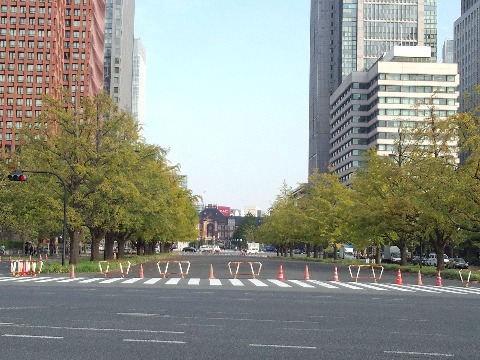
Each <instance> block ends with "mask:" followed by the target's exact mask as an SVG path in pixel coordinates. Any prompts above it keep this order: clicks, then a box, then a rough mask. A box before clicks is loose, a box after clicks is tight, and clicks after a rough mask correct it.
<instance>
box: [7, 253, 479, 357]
mask: <svg viewBox="0 0 480 360" xmlns="http://www.w3.org/2000/svg"><path fill="white" fill-rule="evenodd" d="M175 261H182V262H184V261H190V263H191V268H190V273H189V278H190V277H192V278H193V277H198V278H200V279H201V282H200V284H199V285H198V286H191V285H188V284H187V279H183V280H182V281H184V283H183V285H181V284H179V286H173V285H172V286H169V285H167V284H166V283H165V281H168V279H161V280H160V279H158V278H159V271H158V268H157V264H156V262H153V263H148V264H145V265H144V276H145V280H146V279H153V278H155V277H156V278H157V279H158V281H159V282H158V283H151V284H150V285H147V284H146V283H145V282H141V281H136V280H139V279H138V275H139V274H138V271H139V268H138V267H135V268H132V270H131V272H130V274H129V275H128V276H127V279H123V280H122V279H118V276H117V278H113V277H112V279H107V280H108V281H107V282H102V280H103V279H104V278H103V277H99V274H87V275H85V274H77V276H78V277H80V276H84V278H85V279H86V280H85V282H83V280H82V281H80V280H79V279H78V278H76V279H73V280H72V279H69V278H68V276H65V275H62V276H60V277H59V276H52V275H50V274H46V275H41V276H39V277H37V278H29V277H25V278H13V279H12V278H11V277H9V276H2V277H1V278H0V339H1V341H0V358H2V359H36V360H43V359H49V360H52V359H62V360H64V359H159V358H165V359H212V358H217V359H298V358H302V359H362V360H365V359H407V360H409V359H444V358H455V359H477V358H478V353H479V350H480V349H479V347H480V346H479V344H478V334H479V332H478V320H479V319H480V307H478V298H479V296H480V290H479V289H478V287H472V288H469V289H468V290H467V289H465V288H461V287H460V285H461V284H460V282H459V281H451V283H450V281H445V280H444V284H445V285H446V286H445V287H443V288H442V289H441V290H442V291H440V289H438V288H437V289H435V288H434V287H433V286H431V285H433V284H434V282H435V279H434V278H430V279H428V278H427V279H424V282H425V283H430V287H429V286H424V287H422V291H417V290H412V288H413V287H412V286H410V285H407V284H414V283H415V281H416V278H415V276H414V275H411V276H410V275H406V274H404V276H403V278H404V279H403V281H404V284H405V285H403V287H402V286H397V287H395V286H392V285H391V284H393V283H394V282H395V279H396V274H395V273H394V272H390V273H386V274H384V276H383V277H382V279H381V280H380V281H379V284H376V285H375V287H373V284H372V283H371V280H370V279H362V286H361V288H357V289H355V288H352V287H351V286H352V285H351V284H353V283H352V282H348V281H351V278H350V274H349V272H348V268H347V267H345V266H338V272H339V278H340V280H341V283H342V286H337V287H333V286H332V287H328V286H327V287H323V286H322V287H317V286H316V285H315V287H314V286H312V287H310V288H309V287H302V286H292V287H290V288H284V287H279V286H265V287H258V286H254V285H252V284H249V285H250V286H247V285H248V283H249V281H250V280H247V279H246V278H247V277H248V276H242V277H241V279H242V280H241V281H243V282H244V283H245V285H246V286H235V287H232V286H211V284H209V283H208V281H209V280H208V276H209V275H210V269H211V268H213V272H214V275H215V278H216V279H223V280H221V281H222V285H224V284H228V282H229V280H225V279H229V278H231V276H230V273H229V269H228V266H227V264H228V262H236V261H240V262H242V265H245V264H244V262H245V261H250V262H255V263H257V262H261V263H262V270H261V273H260V276H259V279H262V281H263V282H264V283H268V282H269V281H270V280H269V279H276V278H277V277H278V275H279V268H280V265H282V268H283V270H284V277H285V279H286V281H285V283H289V284H291V285H293V284H295V281H296V282H297V283H300V284H305V283H306V282H304V281H302V279H303V277H304V274H305V265H306V263H305V262H303V261H289V260H288V259H281V258H280V259H279V258H262V257H241V256H237V255H234V256H229V255H225V254H224V255H198V254H187V255H182V256H180V257H178V258H175V259H172V263H171V264H170V265H171V266H173V265H174V264H175ZM7 265H8V263H5V262H3V263H0V275H5V271H6V270H5V269H8V266H7ZM160 265H161V266H164V265H165V263H161V264H160ZM308 265H309V275H310V278H311V279H316V280H318V282H322V283H323V284H324V285H325V284H330V285H332V283H331V281H330V280H332V279H333V268H334V266H335V265H333V264H324V263H308ZM7 272H8V270H7ZM7 275H8V274H7ZM174 276H175V275H172V277H174ZM61 279H66V280H61ZM51 280H53V281H51ZM70 280H72V282H69V281H70ZM90 280H94V282H89V281H90ZM117 280H119V281H117ZM104 281H106V280H104ZM109 281H112V282H111V283H110V282H109ZM202 284H203V285H202ZM389 284H390V285H389ZM230 285H231V284H230ZM357 286H360V285H357ZM382 286H385V288H383V289H381V287H382ZM379 288H380V289H379ZM380 290H382V291H380Z"/></svg>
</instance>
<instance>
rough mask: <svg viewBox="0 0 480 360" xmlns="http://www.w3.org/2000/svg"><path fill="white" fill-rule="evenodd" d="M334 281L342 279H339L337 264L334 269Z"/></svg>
mask: <svg viewBox="0 0 480 360" xmlns="http://www.w3.org/2000/svg"><path fill="white" fill-rule="evenodd" d="M333 281H340V280H339V279H338V270H337V267H336V266H335V270H333Z"/></svg>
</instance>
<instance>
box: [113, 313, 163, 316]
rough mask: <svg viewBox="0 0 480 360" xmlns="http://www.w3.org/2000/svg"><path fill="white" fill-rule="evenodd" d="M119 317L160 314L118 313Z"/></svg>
mask: <svg viewBox="0 0 480 360" xmlns="http://www.w3.org/2000/svg"><path fill="white" fill-rule="evenodd" d="M117 315H125V316H157V315H158V314H146V313H117Z"/></svg>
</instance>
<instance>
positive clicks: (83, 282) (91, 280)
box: [79, 278, 105, 284]
mask: <svg viewBox="0 0 480 360" xmlns="http://www.w3.org/2000/svg"><path fill="white" fill-rule="evenodd" d="M103 279H105V278H91V279H87V280H82V281H79V284H88V283H91V282H94V281H99V280H103Z"/></svg>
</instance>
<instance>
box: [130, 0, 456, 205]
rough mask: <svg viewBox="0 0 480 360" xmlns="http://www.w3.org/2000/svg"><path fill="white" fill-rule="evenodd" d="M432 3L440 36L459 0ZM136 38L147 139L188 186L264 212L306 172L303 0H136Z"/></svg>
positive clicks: (448, 31)
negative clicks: (141, 50)
mask: <svg viewBox="0 0 480 360" xmlns="http://www.w3.org/2000/svg"><path fill="white" fill-rule="evenodd" d="M438 2H439V24H441V25H439V39H440V44H442V43H443V40H444V38H446V37H449V36H450V37H451V36H452V35H453V22H454V21H455V19H456V18H457V17H458V16H459V14H460V1H459V0H458V2H457V0H439V1H438ZM135 37H140V38H141V39H142V41H143V43H144V45H145V47H146V51H147V97H146V104H145V105H146V113H145V137H146V140H147V142H148V143H152V144H158V145H160V146H163V147H165V148H169V149H170V152H169V154H168V156H167V158H168V159H169V160H170V162H171V163H172V164H180V166H181V173H182V174H185V175H187V176H188V184H189V188H190V189H192V191H193V193H194V194H198V195H202V196H203V198H204V202H205V203H211V204H217V205H224V206H230V207H232V208H240V209H243V208H245V207H246V206H258V207H261V208H262V209H263V210H267V209H268V207H269V206H270V205H271V203H272V202H273V201H274V200H275V197H276V196H277V195H278V194H279V189H280V188H281V187H282V184H283V183H284V182H286V183H287V184H288V185H289V186H291V187H296V186H297V185H298V184H299V183H302V182H305V181H306V180H307V172H308V170H307V168H308V166H307V160H308V106H309V104H308V75H309V53H310V45H309V41H310V0H137V1H136V18H135ZM439 50H440V52H441V46H440V48H439Z"/></svg>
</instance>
